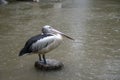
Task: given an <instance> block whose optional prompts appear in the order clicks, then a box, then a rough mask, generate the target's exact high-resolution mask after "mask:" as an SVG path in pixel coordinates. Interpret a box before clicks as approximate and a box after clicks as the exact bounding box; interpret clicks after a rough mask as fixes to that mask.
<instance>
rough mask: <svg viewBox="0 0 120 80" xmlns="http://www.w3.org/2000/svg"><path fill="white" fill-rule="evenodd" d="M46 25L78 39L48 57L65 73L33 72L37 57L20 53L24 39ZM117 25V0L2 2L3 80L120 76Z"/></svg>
mask: <svg viewBox="0 0 120 80" xmlns="http://www.w3.org/2000/svg"><path fill="white" fill-rule="evenodd" d="M46 24H48V25H51V26H53V27H54V28H56V29H58V30H60V31H62V32H64V33H66V34H68V35H70V36H72V37H73V38H76V41H75V42H71V41H69V40H67V39H65V40H64V42H63V44H61V46H60V47H59V48H57V49H56V50H54V51H52V52H51V53H49V54H47V55H46V56H47V57H48V58H54V59H57V60H60V61H62V62H63V63H64V65H65V67H64V69H63V70H61V71H55V72H42V71H37V70H35V68H34V66H33V65H34V62H35V60H37V59H38V58H37V56H36V55H31V56H23V57H18V53H19V50H20V49H21V47H22V46H23V45H24V42H25V41H26V40H27V39H28V38H30V37H31V36H33V35H36V34H38V33H40V30H41V27H42V26H44V25H46ZM119 25H120V5H119V0H104V1H103V0H91V1H90V0H63V1H61V2H60V1H59V2H50V1H49V2H44V1H43V2H40V3H31V2H18V3H12V4H10V5H6V6H0V80H26V79H29V80H48V79H49V80H56V79H57V80H119V79H120V77H119V75H120V54H119V53H120V45H119V41H120V37H119V34H120V27H119Z"/></svg>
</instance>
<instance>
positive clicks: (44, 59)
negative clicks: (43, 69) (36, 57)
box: [42, 54, 47, 64]
mask: <svg viewBox="0 0 120 80" xmlns="http://www.w3.org/2000/svg"><path fill="white" fill-rule="evenodd" d="M42 56H43V61H44V64H47V62H46V58H45V54H43V55H42Z"/></svg>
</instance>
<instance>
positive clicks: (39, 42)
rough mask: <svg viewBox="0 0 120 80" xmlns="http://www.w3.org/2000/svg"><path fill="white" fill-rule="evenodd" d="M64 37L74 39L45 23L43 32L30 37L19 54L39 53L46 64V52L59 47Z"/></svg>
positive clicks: (40, 58)
mask: <svg viewBox="0 0 120 80" xmlns="http://www.w3.org/2000/svg"><path fill="white" fill-rule="evenodd" d="M63 37H66V38H68V39H71V40H74V39H73V38H71V37H69V36H67V35H65V34H64V33H62V32H60V31H58V30H56V29H54V28H53V27H51V26H49V25H45V26H43V28H42V33H41V34H38V35H36V36H33V37H31V38H30V39H28V41H27V42H26V44H25V46H24V47H23V48H22V49H21V51H20V53H19V56H22V55H24V54H34V53H37V54H38V56H39V60H40V61H43V62H44V64H47V62H46V58H45V54H46V53H48V52H50V51H51V50H53V49H55V48H56V47H58V46H59V45H60V43H61V42H62V40H63Z"/></svg>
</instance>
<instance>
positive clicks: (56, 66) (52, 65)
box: [35, 59, 63, 70]
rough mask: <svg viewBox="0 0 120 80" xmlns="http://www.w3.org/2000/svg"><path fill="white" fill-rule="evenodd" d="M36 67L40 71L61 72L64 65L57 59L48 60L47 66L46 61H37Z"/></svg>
mask: <svg viewBox="0 0 120 80" xmlns="http://www.w3.org/2000/svg"><path fill="white" fill-rule="evenodd" d="M35 67H36V68H37V69H40V70H60V69H62V67H63V63H62V62H60V61H57V60H55V59H46V64H45V63H44V61H36V62H35Z"/></svg>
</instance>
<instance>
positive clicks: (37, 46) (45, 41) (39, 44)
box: [31, 36, 55, 52]
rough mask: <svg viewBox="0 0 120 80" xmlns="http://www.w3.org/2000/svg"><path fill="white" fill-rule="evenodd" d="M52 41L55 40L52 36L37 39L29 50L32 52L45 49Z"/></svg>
mask: <svg viewBox="0 0 120 80" xmlns="http://www.w3.org/2000/svg"><path fill="white" fill-rule="evenodd" d="M54 40H55V38H54V36H46V37H44V38H42V39H39V40H37V41H36V42H34V43H33V44H32V46H31V50H32V51H33V52H36V51H38V50H42V49H44V48H46V47H47V46H48V45H50V44H51V43H53V42H54Z"/></svg>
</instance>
